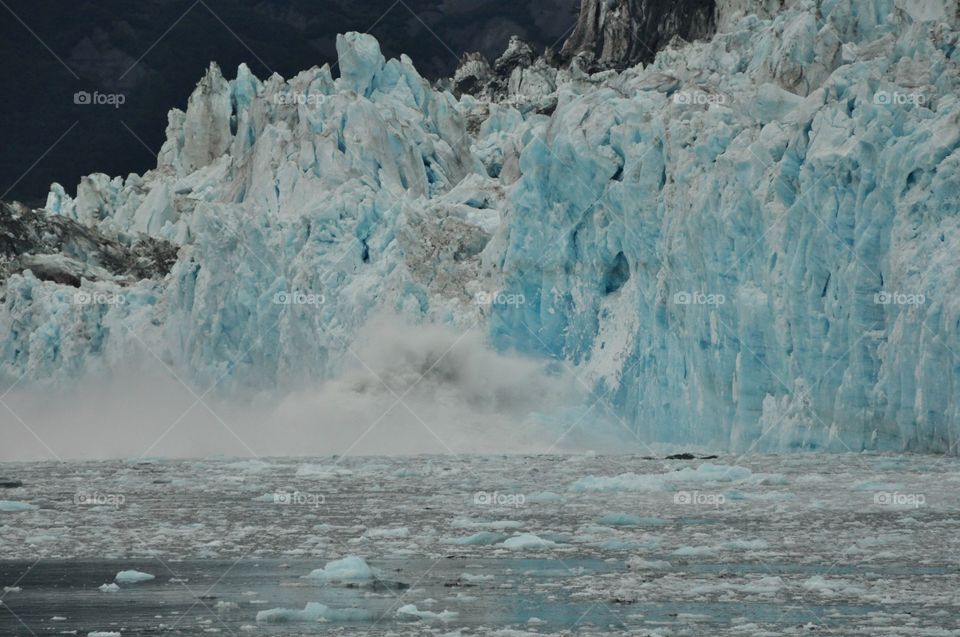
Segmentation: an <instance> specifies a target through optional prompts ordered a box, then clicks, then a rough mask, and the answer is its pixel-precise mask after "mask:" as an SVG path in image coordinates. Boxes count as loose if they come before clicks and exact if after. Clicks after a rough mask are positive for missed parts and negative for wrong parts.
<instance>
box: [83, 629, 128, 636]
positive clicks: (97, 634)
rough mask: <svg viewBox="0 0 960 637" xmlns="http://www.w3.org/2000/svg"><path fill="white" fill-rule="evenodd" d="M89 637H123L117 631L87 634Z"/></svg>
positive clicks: (97, 631)
mask: <svg viewBox="0 0 960 637" xmlns="http://www.w3.org/2000/svg"><path fill="white" fill-rule="evenodd" d="M87 637H121V635H120V633H118V632H115V631H103V630H95V631H93V632H92V633H87Z"/></svg>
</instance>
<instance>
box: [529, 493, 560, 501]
mask: <svg viewBox="0 0 960 637" xmlns="http://www.w3.org/2000/svg"><path fill="white" fill-rule="evenodd" d="M527 502H528V503H533V504H549V503H552V502H563V496H562V495H560V494H559V493H554V492H553V491H540V492H538V493H531V494H530V495H528V496H527Z"/></svg>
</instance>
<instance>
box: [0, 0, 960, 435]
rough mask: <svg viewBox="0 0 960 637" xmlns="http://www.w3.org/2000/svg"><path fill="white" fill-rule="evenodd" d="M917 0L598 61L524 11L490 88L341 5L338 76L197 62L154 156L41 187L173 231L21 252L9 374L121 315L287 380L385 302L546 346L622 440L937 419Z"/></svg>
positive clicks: (849, 429)
mask: <svg viewBox="0 0 960 637" xmlns="http://www.w3.org/2000/svg"><path fill="white" fill-rule="evenodd" d="M938 1H939V0H936V1H934V0H930V1H926V0H925V1H924V2H916V3H906V2H905V1H903V0H844V1H842V2H832V1H831V2H826V1H824V2H819V3H818V2H813V1H809V0H807V1H804V0H797V1H796V2H793V3H788V5H787V6H785V7H784V8H783V9H782V10H780V11H779V12H778V13H777V14H776V15H772V16H767V17H764V15H762V14H761V15H757V16H756V17H749V16H747V17H746V18H744V19H735V18H734V17H733V14H731V16H730V17H729V18H724V20H725V21H726V22H727V23H729V24H730V25H731V26H730V27H729V29H727V30H721V31H719V32H718V33H716V34H715V35H714V36H713V37H712V38H710V39H709V40H705V41H694V42H690V43H682V42H679V41H676V40H675V41H674V44H671V45H668V46H665V47H662V48H661V50H660V51H659V53H658V54H657V56H656V57H655V58H654V59H653V61H652V62H651V63H650V64H647V65H637V66H634V67H630V68H627V69H625V70H623V71H621V72H618V71H616V70H605V71H603V72H597V73H590V72H589V71H590V69H588V68H584V67H583V66H581V65H580V64H578V63H576V60H577V59H578V57H582V56H578V57H575V58H574V60H573V62H572V63H571V64H569V65H568V66H561V67H559V68H558V67H554V66H551V65H550V64H547V63H546V60H545V59H542V58H541V59H534V60H533V61H531V62H530V63H529V64H527V60H528V58H529V56H530V55H531V54H530V52H529V51H528V50H527V49H526V48H525V47H523V46H522V45H521V43H519V42H518V43H515V44H513V45H511V47H510V49H509V51H510V53H509V55H505V56H503V57H502V58H500V60H498V61H497V62H496V63H495V64H493V65H490V64H487V65H486V66H484V65H483V64H480V62H479V60H474V62H476V64H475V66H476V69H475V71H474V72H472V75H470V76H469V77H474V78H477V80H478V82H481V81H488V80H489V79H490V77H491V76H493V77H495V78H497V79H496V80H495V82H496V86H497V87H499V88H498V90H501V91H503V93H504V96H493V97H491V96H489V95H488V96H481V97H476V96H473V95H470V94H467V93H463V94H461V95H460V96H459V97H454V95H452V94H451V93H450V92H447V91H443V90H436V89H435V88H433V87H431V85H430V84H429V83H428V82H427V81H425V80H424V79H423V78H422V77H421V76H420V75H419V73H417V71H416V70H415V69H414V67H413V65H412V64H411V63H410V61H409V60H408V59H406V58H401V59H399V60H386V59H385V58H384V56H383V55H382V54H381V52H380V49H379V46H378V44H377V42H376V40H374V39H373V38H372V37H370V36H365V35H361V34H348V35H346V36H344V37H342V38H340V40H339V41H338V51H339V53H340V64H339V68H340V76H339V77H337V78H334V77H333V76H332V74H331V72H330V69H329V68H328V67H323V68H319V69H317V68H314V69H310V70H308V71H304V72H303V73H301V74H299V75H297V76H296V77H293V78H291V79H289V80H284V79H283V78H280V77H279V76H272V77H270V78H269V79H267V80H260V79H259V78H256V77H254V76H253V74H252V73H250V71H249V70H248V69H247V68H246V67H241V68H240V69H239V70H238V71H237V74H236V77H235V78H234V79H227V78H224V77H223V76H222V74H221V73H220V71H219V69H217V68H216V67H211V69H210V70H209V71H208V74H207V77H206V78H205V79H204V80H203V81H202V82H201V83H200V84H199V85H198V87H197V90H196V92H195V93H194V95H193V96H192V97H191V99H190V102H189V104H188V107H187V109H186V111H185V112H184V111H178V110H177V111H173V112H172V113H171V115H170V118H169V125H168V129H167V132H168V139H167V143H166V144H165V145H164V147H163V150H162V152H161V154H160V161H159V163H158V166H157V168H156V169H155V170H152V171H149V172H148V173H146V174H145V175H143V176H138V175H131V176H130V177H128V178H126V179H120V178H115V179H110V178H108V177H106V176H105V175H92V176H91V177H89V178H87V179H85V180H84V181H83V182H82V183H81V184H80V187H79V188H78V191H77V195H76V196H75V197H71V196H69V195H68V194H67V193H66V192H65V191H64V190H63V189H62V188H60V187H59V186H55V187H54V188H53V189H52V192H51V194H50V197H49V199H48V203H47V206H46V212H45V215H48V216H49V218H51V219H53V218H56V220H57V223H65V222H66V221H68V220H69V221H70V222H71V223H74V224H79V225H80V226H82V227H83V228H86V229H88V230H90V231H92V232H95V233H97V235H98V236H102V237H105V238H107V239H109V240H110V241H115V242H117V243H119V244H121V245H128V246H129V245H132V244H131V243H130V241H131V237H136V236H139V234H146V235H149V236H152V237H155V238H158V239H163V240H164V241H167V242H169V243H170V244H173V245H176V246H178V248H179V253H178V258H177V260H176V263H174V265H173V267H172V268H171V269H170V272H169V274H168V275H167V276H166V277H164V278H163V279H162V280H157V279H150V280H146V281H142V282H139V283H134V284H126V287H124V288H123V292H124V294H125V295H126V298H127V299H128V302H126V303H124V304H116V305H110V306H108V307H104V306H89V305H84V306H77V305H76V304H71V303H70V300H69V296H70V295H71V294H73V293H74V292H75V291H76V289H75V288H73V287H70V286H69V285H64V284H63V283H61V282H58V281H57V279H56V278H54V277H50V278H49V279H48V280H40V279H39V278H38V277H37V276H36V275H34V274H33V273H32V271H31V272H27V271H24V270H22V267H20V269H19V270H17V271H14V272H12V273H11V274H10V276H9V278H8V280H7V282H6V284H5V286H4V294H3V300H2V302H0V351H2V352H3V353H4V356H3V358H2V359H0V365H2V367H0V374H2V375H6V376H10V377H11V378H14V379H15V378H18V377H20V376H24V379H25V380H24V382H29V381H31V380H32V381H34V382H43V381H44V380H49V379H54V380H55V381H63V380H67V379H69V378H72V377H75V376H78V375H81V374H83V373H85V372H88V371H89V370H91V369H102V368H103V367H105V365H104V363H103V361H107V362H111V361H117V360H122V359H123V354H124V353H126V352H128V351H130V350H131V349H135V348H136V347H135V344H132V343H131V339H132V338H133V336H131V335H130V334H131V333H133V334H137V335H138V337H139V338H142V339H143V341H144V342H146V343H148V344H149V346H150V349H151V350H152V351H154V352H156V353H157V356H158V357H160V358H162V360H163V361H164V362H165V363H166V364H168V365H169V366H170V367H171V368H172V369H176V370H178V371H179V372H181V373H183V374H185V375H190V376H191V377H193V378H195V379H197V380H198V381H202V382H204V383H205V384H206V383H214V382H216V381H220V380H222V383H221V385H220V386H222V387H224V388H234V389H238V390H239V389H245V388H251V387H252V388H268V389H277V388H284V389H287V388H291V387H298V386H302V384H303V383H309V382H313V381H315V380H316V379H324V378H331V377H335V376H337V375H338V374H339V373H340V372H341V370H342V368H343V364H344V360H345V359H347V358H349V357H348V355H347V351H348V348H350V347H351V344H353V343H355V342H356V339H358V338H359V337H358V334H360V333H361V330H362V329H363V327H364V326H365V325H367V324H368V323H369V321H371V320H372V319H373V318H374V317H375V316H376V315H377V314H378V313H380V312H388V313H389V314H390V315H391V317H399V319H401V320H408V321H413V322H425V323H440V324H447V325H453V326H455V327H458V328H460V329H462V330H466V329H468V328H472V327H477V326H479V328H480V329H482V330H483V331H484V333H485V334H486V337H487V339H488V340H489V342H490V343H491V344H492V345H493V346H494V347H495V348H497V349H500V350H515V351H519V352H522V353H526V354H530V355H533V356H539V357H543V358H552V359H557V360H561V361H562V362H563V365H564V366H565V367H570V368H573V369H575V370H576V372H577V375H578V377H579V378H582V379H583V381H584V382H585V383H587V384H589V385H590V387H591V388H593V389H594V390H595V391H596V394H595V395H597V396H599V397H602V400H603V402H602V405H603V406H602V407H601V408H600V411H601V412H603V413H601V414H600V416H599V417H601V418H606V419H609V420H610V421H612V422H613V424H614V425H615V427H616V428H617V429H618V430H619V429H623V430H625V432H626V433H625V438H626V439H627V440H629V441H633V440H634V436H636V437H638V438H640V439H641V440H643V441H666V442H673V443H682V444H690V445H694V444H704V445H716V446H717V447H725V448H732V449H742V450H746V449H766V450H790V449H820V448H830V449H836V450H846V449H853V450H860V449H884V450H892V449H897V450H902V449H912V450H931V451H956V449H957V444H956V443H957V442H958V440H960V428H958V423H960V365H958V364H957V363H958V361H957V360H956V352H960V331H958V326H960V256H958V255H960V223H958V216H960V212H958V211H960V185H958V180H957V175H958V173H960V99H958V97H957V96H958V95H960V46H958V43H960V33H958V28H957V22H956V16H955V11H953V8H952V7H946V5H945V4H944V3H943V2H940V3H939V4H937V2H938ZM744 4H745V3H743V2H739V3H735V2H733V1H732V0H731V1H730V2H725V3H724V6H725V7H726V9H725V10H727V9H729V10H730V11H733V12H742V11H743V10H744V6H743V5H744ZM735 5H736V6H735ZM610 6H613V7H614V8H615V7H616V6H619V5H610ZM624 6H626V5H624ZM746 8H747V9H750V7H746ZM945 8H949V9H950V10H949V11H946V10H945ZM608 10H609V9H608ZM751 13H757V12H756V11H752V12H751ZM631 19H634V18H631ZM604 37H605V36H604ZM595 50H598V51H600V52H601V53H600V58H599V59H604V58H603V51H604V50H608V51H612V50H613V49H610V48H605V47H604V46H600V47H599V48H598V49H595ZM615 58H616V56H613V57H609V58H607V59H611V60H613V59H615ZM508 73H509V75H507V74H508ZM467 77H468V75H467V74H463V75H461V76H460V81H461V82H464V81H466V78H467ZM61 218H62V219H61ZM17 223H20V222H19V221H14V222H13V225H12V226H11V227H19V226H16V224H17ZM32 223H33V222H31V224H27V226H28V228H29V227H32ZM37 223H40V221H37ZM70 227H71V228H72V227H73V226H72V225H71V226H70ZM57 232H59V231H53V234H54V235H56V234H57ZM71 232H72V231H71ZM13 234H14V235H15V237H23V236H28V235H30V232H28V231H19V230H18V231H17V232H15V233H13ZM35 234H36V233H35ZM40 234H42V233H40ZM67 234H70V233H67ZM30 236H32V235H30ZM71 236H72V235H71ZM38 241H39V242H41V243H42V242H43V241H45V239H42V238H40V239H38V238H32V239H23V238H15V239H12V240H11V239H8V243H11V242H12V243H16V245H23V244H24V243H27V244H32V243H37V242H38ZM52 241H53V242H54V243H55V244H56V245H61V244H63V243H64V240H61V239H53V240H52ZM18 242H19V243H18ZM93 243H95V244H97V245H100V243H102V242H101V241H100V239H96V240H95V241H93ZM91 249H97V248H91ZM44 250H48V248H44ZM50 250H53V249H52V248H50ZM84 250H86V248H84ZM54 251H55V250H54ZM13 252H16V253H17V255H20V254H23V253H24V249H23V248H22V247H19V248H18V247H15V248H14V249H13ZM77 260H78V261H83V262H84V263H87V262H88V260H83V259H80V257H77ZM89 262H91V263H93V264H95V265H97V266H98V267H103V268H104V269H105V270H109V268H108V267H107V266H106V265H104V264H105V263H106V260H105V259H104V258H99V257H98V258H97V259H91V260H89ZM18 267H19V266H18ZM111 272H112V271H111ZM84 278H85V277H84ZM120 285H121V284H120V283H118V282H115V281H110V280H103V281H100V282H91V281H89V280H84V281H81V291H85V290H97V291H111V290H117V289H119V288H120ZM118 326H122V327H127V328H129V329H126V330H124V329H117V327H118ZM564 424H565V425H566V424H569V425H572V424H575V423H564ZM621 425H622V426H621ZM627 430H629V431H627Z"/></svg>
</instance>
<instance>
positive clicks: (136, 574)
mask: <svg viewBox="0 0 960 637" xmlns="http://www.w3.org/2000/svg"><path fill="white" fill-rule="evenodd" d="M113 579H114V580H115V581H116V582H117V583H118V584H139V583H140V582H149V581H150V580H152V579H156V578H155V577H154V576H153V575H151V574H150V573H144V572H142V571H133V570H130V571H120V572H119V573H117V576H116V577H114V578H113Z"/></svg>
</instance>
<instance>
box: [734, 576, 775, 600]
mask: <svg viewBox="0 0 960 637" xmlns="http://www.w3.org/2000/svg"><path fill="white" fill-rule="evenodd" d="M785 586H786V584H784V582H783V580H782V579H780V578H779V577H775V576H774V577H761V578H760V579H758V580H756V581H753V582H749V583H747V584H744V585H742V586H740V590H741V591H742V592H744V593H753V594H756V595H770V594H773V593H776V592H777V591H779V590H780V589H782V588H784V587H785Z"/></svg>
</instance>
